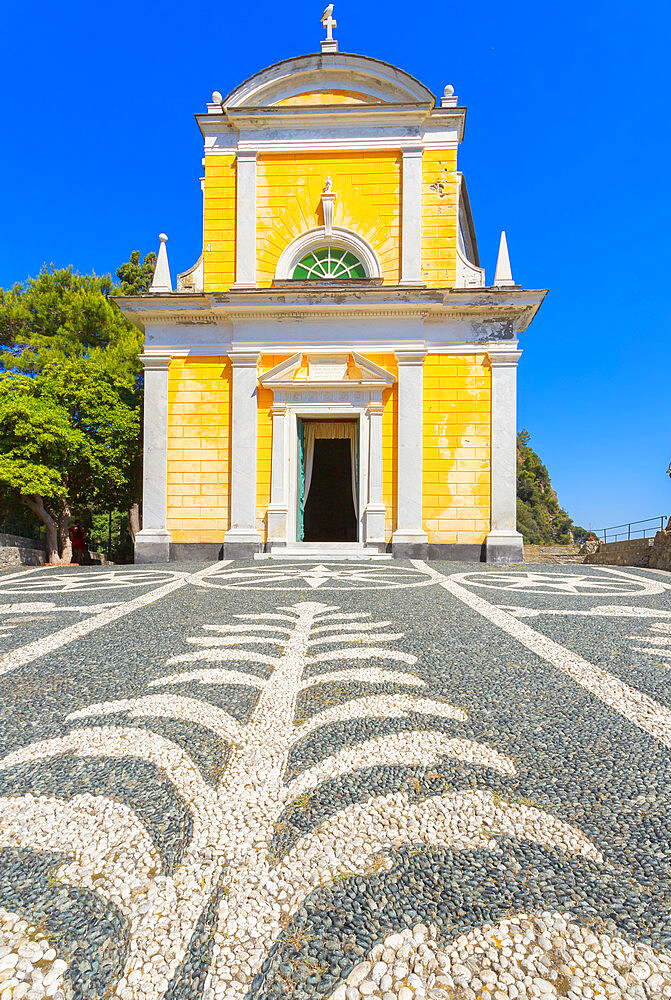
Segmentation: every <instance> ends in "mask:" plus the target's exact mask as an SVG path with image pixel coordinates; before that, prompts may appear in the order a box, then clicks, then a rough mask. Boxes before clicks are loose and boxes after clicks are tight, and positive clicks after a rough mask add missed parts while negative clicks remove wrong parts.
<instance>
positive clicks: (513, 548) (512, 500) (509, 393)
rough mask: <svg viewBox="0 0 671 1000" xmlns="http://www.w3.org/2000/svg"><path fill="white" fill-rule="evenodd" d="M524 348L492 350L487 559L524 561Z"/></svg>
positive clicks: (491, 560) (490, 361)
mask: <svg viewBox="0 0 671 1000" xmlns="http://www.w3.org/2000/svg"><path fill="white" fill-rule="evenodd" d="M521 354H522V352H521V351H501V352H498V351H497V352H492V353H491V354H490V355H489V366H490V368H491V373H492V429H491V434H492V444H491V450H492V471H491V477H492V481H491V517H492V523H491V530H490V532H489V534H488V535H487V543H486V550H487V562H495V563H507V562H522V560H523V558H524V547H523V544H522V536H521V534H520V533H519V532H518V531H517V362H518V361H519V358H520V356H521Z"/></svg>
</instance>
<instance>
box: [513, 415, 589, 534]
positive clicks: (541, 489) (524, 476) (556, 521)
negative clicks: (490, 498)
mask: <svg viewBox="0 0 671 1000" xmlns="http://www.w3.org/2000/svg"><path fill="white" fill-rule="evenodd" d="M517 530H518V531H520V532H521V533H522V536H523V538H524V541H525V542H526V543H527V544H528V545H552V544H555V545H564V544H569V543H571V542H574V541H575V542H582V541H584V539H585V538H586V537H587V534H588V532H587V531H585V529H584V528H580V527H579V526H578V525H575V524H574V523H573V521H572V520H571V518H570V517H569V516H568V514H567V513H566V511H565V510H562V508H561V507H560V506H559V501H558V500H557V494H556V493H555V491H554V490H553V489H552V483H551V482H550V475H549V473H548V470H547V469H546V468H545V466H544V465H543V463H542V462H541V460H540V458H539V457H538V455H537V454H536V452H535V451H534V450H533V448H531V447H530V446H529V432H528V431H527V430H521V431H520V432H519V434H518V435H517Z"/></svg>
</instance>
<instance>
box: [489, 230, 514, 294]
mask: <svg viewBox="0 0 671 1000" xmlns="http://www.w3.org/2000/svg"><path fill="white" fill-rule="evenodd" d="M514 284H515V282H514V281H513V272H512V270H511V268H510V257H509V255H508V241H507V240H506V231H505V229H504V230H503V231H502V232H501V242H500V243H499V256H498V257H497V259H496V274H495V275H494V285H495V286H496V287H498V288H505V287H510V286H511V285H514Z"/></svg>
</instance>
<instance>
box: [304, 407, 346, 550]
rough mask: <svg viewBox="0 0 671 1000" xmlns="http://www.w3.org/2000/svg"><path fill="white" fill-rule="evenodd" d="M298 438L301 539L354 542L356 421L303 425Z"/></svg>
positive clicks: (306, 423)
mask: <svg viewBox="0 0 671 1000" xmlns="http://www.w3.org/2000/svg"><path fill="white" fill-rule="evenodd" d="M298 434H299V455H300V458H301V461H300V463H299V466H300V467H299V475H300V480H301V481H300V483H299V491H298V496H299V512H298V513H299V522H298V523H299V529H298V540H299V541H305V542H356V541H357V539H358V526H357V509H356V508H357V487H358V482H357V480H358V475H357V466H358V421H354V420H342V421H317V420H305V421H302V420H301V421H299V423H298Z"/></svg>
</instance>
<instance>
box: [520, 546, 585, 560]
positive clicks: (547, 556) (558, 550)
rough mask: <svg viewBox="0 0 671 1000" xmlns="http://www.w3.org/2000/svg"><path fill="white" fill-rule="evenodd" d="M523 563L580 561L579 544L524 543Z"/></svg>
mask: <svg viewBox="0 0 671 1000" xmlns="http://www.w3.org/2000/svg"><path fill="white" fill-rule="evenodd" d="M524 561H525V563H545V564H549V563H558V564H562V563H565V562H582V561H583V560H582V556H581V552H580V546H579V545H525V546H524Z"/></svg>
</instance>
